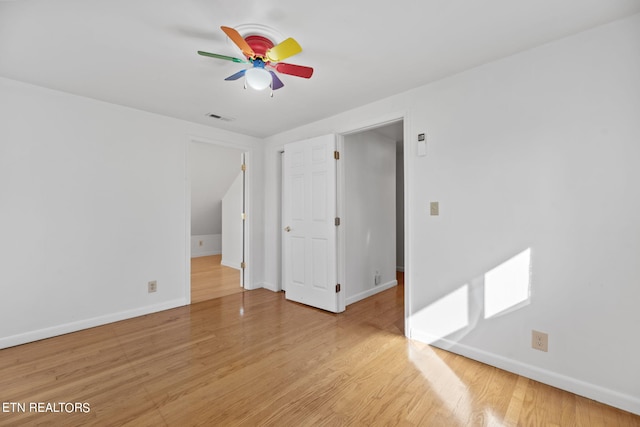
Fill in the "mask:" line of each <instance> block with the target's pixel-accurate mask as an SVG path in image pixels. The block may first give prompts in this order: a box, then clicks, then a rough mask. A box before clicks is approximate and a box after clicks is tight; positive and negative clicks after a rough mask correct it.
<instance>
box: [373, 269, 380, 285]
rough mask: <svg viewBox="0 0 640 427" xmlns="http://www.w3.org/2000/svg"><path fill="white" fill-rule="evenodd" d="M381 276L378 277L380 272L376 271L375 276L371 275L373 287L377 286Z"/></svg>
mask: <svg viewBox="0 0 640 427" xmlns="http://www.w3.org/2000/svg"><path fill="white" fill-rule="evenodd" d="M381 279H382V276H380V272H378V271H376V274H374V275H373V285H374V286H378V285H379V284H380V280H381Z"/></svg>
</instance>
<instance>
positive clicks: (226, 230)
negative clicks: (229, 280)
mask: <svg viewBox="0 0 640 427" xmlns="http://www.w3.org/2000/svg"><path fill="white" fill-rule="evenodd" d="M242 196H243V189H242V172H239V173H237V174H236V178H235V179H234V180H233V183H231V186H229V188H228V189H227V192H226V193H225V195H224V197H223V198H222V260H221V262H220V263H221V264H222V265H225V266H227V267H232V268H237V269H240V263H241V262H242V239H243V233H242V217H241V214H242Z"/></svg>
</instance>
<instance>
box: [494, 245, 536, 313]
mask: <svg viewBox="0 0 640 427" xmlns="http://www.w3.org/2000/svg"><path fill="white" fill-rule="evenodd" d="M530 296H531V248H529V249H527V250H525V251H523V252H521V253H519V254H518V255H516V256H514V257H513V258H511V259H509V260H508V261H505V262H503V263H502V264H500V265H499V266H497V267H496V268H494V269H493V270H491V271H489V272H487V273H485V275H484V318H485V319H488V318H490V317H493V316H495V315H497V314H500V313H504V312H506V311H507V310H509V309H515V308H519V307H521V306H522V305H524V304H528V303H529V298H530Z"/></svg>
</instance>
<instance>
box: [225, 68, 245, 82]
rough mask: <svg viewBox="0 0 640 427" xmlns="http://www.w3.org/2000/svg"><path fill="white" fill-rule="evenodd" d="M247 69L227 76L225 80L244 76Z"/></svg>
mask: <svg viewBox="0 0 640 427" xmlns="http://www.w3.org/2000/svg"><path fill="white" fill-rule="evenodd" d="M245 71H247V70H240V71H238V72H237V73H235V74H234V75H232V76H229V77H227V78H226V79H225V80H238V79H239V78H240V77H242V76H244V73H245Z"/></svg>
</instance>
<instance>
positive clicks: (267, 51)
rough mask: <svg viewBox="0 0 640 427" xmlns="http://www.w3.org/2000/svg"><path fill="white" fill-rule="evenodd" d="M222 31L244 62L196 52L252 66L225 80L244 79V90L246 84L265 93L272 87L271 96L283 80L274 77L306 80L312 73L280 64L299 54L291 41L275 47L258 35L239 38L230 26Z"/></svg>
mask: <svg viewBox="0 0 640 427" xmlns="http://www.w3.org/2000/svg"><path fill="white" fill-rule="evenodd" d="M220 28H221V29H222V31H224V33H225V34H226V35H227V36H228V37H229V38H230V39H231V41H233V42H234V43H235V44H236V46H238V48H240V50H241V51H242V54H243V55H244V56H245V59H241V58H234V57H232V56H226V55H220V54H217V53H209V52H203V51H200V50H199V51H198V54H199V55H202V56H209V57H211V58H218V59H224V60H226V61H233V62H236V63H240V64H251V67H249V68H247V69H244V70H240V71H238V72H237V73H235V74H232V75H230V76H229V77H227V78H226V79H225V80H238V79H239V78H240V77H243V76H244V78H245V86H244V87H245V89H246V87H247V85H249V86H250V87H252V88H253V89H256V90H264V89H266V88H268V87H271V96H273V91H274V90H277V89H280V88H281V87H283V86H284V83H282V80H280V78H279V77H278V75H277V74H276V71H277V72H278V73H282V74H288V75H291V76H296V77H302V78H305V79H308V78H310V77H311V75H312V74H313V68H311V67H306V66H303V65H295V64H287V63H284V62H280V61H282V60H283V59H287V58H289V57H291V56H293V55H296V54H298V53H300V52H302V48H301V47H300V45H299V44H298V42H297V41H295V40H294V39H292V38H288V39H286V40H284V41H283V42H281V43H279V44H277V45H275V46H274V44H273V42H272V41H271V40H270V39H268V38H266V37H263V36H260V35H248V36H246V37H242V35H240V33H239V32H238V31H237V30H235V29H234V28H231V27H225V26H222V27H220Z"/></svg>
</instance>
